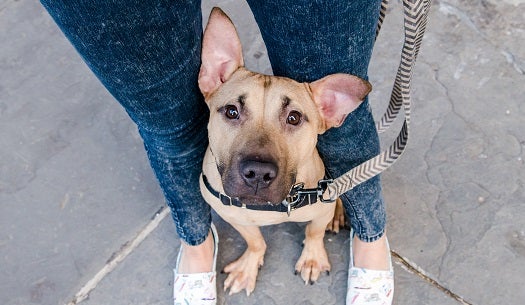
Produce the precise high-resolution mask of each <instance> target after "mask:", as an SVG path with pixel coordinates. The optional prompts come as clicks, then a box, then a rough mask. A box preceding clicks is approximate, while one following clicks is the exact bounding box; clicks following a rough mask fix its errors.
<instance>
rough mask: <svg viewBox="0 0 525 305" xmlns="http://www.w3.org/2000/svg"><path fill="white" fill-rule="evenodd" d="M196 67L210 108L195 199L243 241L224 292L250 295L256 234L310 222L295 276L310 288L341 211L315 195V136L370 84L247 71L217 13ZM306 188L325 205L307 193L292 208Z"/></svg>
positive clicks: (259, 240)
mask: <svg viewBox="0 0 525 305" xmlns="http://www.w3.org/2000/svg"><path fill="white" fill-rule="evenodd" d="M201 60H202V63H201V68H200V72H199V76H198V85H199V88H200V91H201V92H202V94H203V96H204V99H205V102H206V104H207V105H208V107H209V110H210V118H209V122H208V135H209V146H208V149H207V151H206V154H205V157H204V161H203V168H202V176H201V181H200V188H201V192H202V195H203V197H204V199H205V200H206V201H207V202H208V204H209V205H210V206H211V207H212V208H213V209H214V210H215V211H216V212H217V214H218V215H220V217H222V218H223V219H224V220H225V221H227V222H228V223H230V224H231V225H232V226H233V228H235V229H236V230H237V231H238V232H239V233H240V235H241V236H242V237H243V238H244V239H245V240H246V243H247V249H246V250H245V252H244V254H242V256H241V257H240V258H238V259H237V260H236V261H234V262H232V263H230V264H229V265H227V266H226V267H225V268H224V272H226V273H228V276H227V278H226V280H225V282H224V289H225V290H227V289H228V288H229V289H230V294H233V293H237V292H240V291H242V290H243V289H244V290H246V293H247V295H250V294H251V293H252V292H253V290H254V289H255V282H256V278H257V273H258V270H259V268H260V267H261V266H262V265H263V263H264V254H265V251H266V243H265V241H264V238H263V236H262V234H261V232H260V230H259V227H260V226H266V225H272V224H278V223H282V222H288V221H292V222H308V225H307V226H306V230H305V239H304V248H303V251H302V254H301V255H300V257H299V259H298V261H297V263H296V265H295V270H296V272H297V273H300V275H301V277H302V279H303V280H304V281H305V283H313V282H315V281H316V280H317V279H318V278H319V276H320V274H321V273H323V272H329V270H330V263H329V261H328V256H327V253H326V250H325V247H324V241H323V237H324V234H325V230H326V228H327V226H329V227H336V226H337V227H338V224H337V223H338V222H340V219H341V215H342V214H343V212H342V208H341V202H340V201H339V200H338V203H336V202H333V201H332V202H326V201H328V200H327V199H326V198H325V197H326V194H324V195H319V194H322V193H323V190H324V187H323V184H324V183H325V182H324V180H323V179H324V175H325V168H324V164H323V162H322V160H321V158H320V156H319V153H318V151H317V149H316V144H317V136H318V135H319V134H322V133H324V132H325V131H326V130H328V129H329V128H332V127H338V126H340V125H341V124H342V123H343V121H344V119H345V118H346V116H347V115H348V114H349V113H350V112H352V111H353V110H354V109H356V108H357V107H358V106H359V105H360V103H361V102H362V101H363V100H364V98H365V96H366V95H367V94H368V93H369V92H370V91H371V85H370V84H369V83H368V82H367V81H365V80H363V79H360V78H358V77H356V76H352V75H348V74H342V73H340V74H332V75H328V76H326V77H324V78H322V79H319V80H317V81H314V82H311V83H299V82H296V81H294V80H292V79H289V78H285V77H277V76H269V75H263V74H259V73H255V72H251V71H249V70H247V69H246V68H244V60H243V56H242V47H241V42H240V40H239V37H238V35H237V32H236V29H235V26H234V25H233V23H232V22H231V20H230V19H229V18H228V16H226V14H225V13H224V12H223V11H222V10H221V9H219V8H214V9H213V10H212V12H211V14H210V18H209V21H208V24H207V26H206V29H205V31H204V36H203V41H202V58H201ZM304 190H310V191H311V190H313V191H311V192H310V194H311V193H313V194H314V196H313V197H316V196H317V197H318V198H314V200H315V199H319V201H325V202H317V203H312V204H310V203H311V201H312V196H311V195H308V196H306V197H308V198H306V199H304V200H303V203H304V201H308V200H310V202H308V203H306V204H304V206H302V207H300V208H296V209H294V210H291V205H292V203H294V200H296V199H297V194H298V193H301V191H304ZM316 194H317V195H316ZM318 195H319V196H318ZM336 207H337V210H338V211H337V213H335V211H336Z"/></svg>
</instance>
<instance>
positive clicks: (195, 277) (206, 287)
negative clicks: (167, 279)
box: [173, 223, 219, 305]
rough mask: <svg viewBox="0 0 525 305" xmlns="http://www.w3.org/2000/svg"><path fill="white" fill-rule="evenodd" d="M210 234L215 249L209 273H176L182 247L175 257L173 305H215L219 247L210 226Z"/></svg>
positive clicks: (215, 235) (216, 236)
mask: <svg viewBox="0 0 525 305" xmlns="http://www.w3.org/2000/svg"><path fill="white" fill-rule="evenodd" d="M211 232H212V236H213V241H214V244H215V249H214V253H213V269H212V271H211V272H203V273H189V274H184V273H178V272H177V270H178V268H179V263H180V258H181V254H182V245H181V247H180V250H179V255H178V257H177V264H176V267H175V269H174V270H173V272H174V280H173V304H174V305H187V304H191V305H215V304H217V272H216V265H217V252H218V247H219V236H218V235H217V229H216V228H215V226H214V225H213V223H212V224H211Z"/></svg>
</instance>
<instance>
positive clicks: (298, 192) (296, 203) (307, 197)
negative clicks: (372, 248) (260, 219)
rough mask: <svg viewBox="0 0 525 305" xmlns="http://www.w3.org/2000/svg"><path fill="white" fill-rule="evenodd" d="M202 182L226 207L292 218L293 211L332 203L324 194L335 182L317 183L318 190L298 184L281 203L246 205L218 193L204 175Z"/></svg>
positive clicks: (323, 181)
mask: <svg viewBox="0 0 525 305" xmlns="http://www.w3.org/2000/svg"><path fill="white" fill-rule="evenodd" d="M202 181H203V182H204V185H205V186H206V189H207V190H208V191H209V192H210V193H211V194H212V195H213V196H215V197H216V198H218V199H219V200H220V201H221V202H222V203H223V204H224V205H229V206H236V207H239V208H244V209H249V210H258V211H274V212H286V213H287V214H288V216H290V213H291V211H293V210H296V209H298V208H300V207H304V206H306V205H310V204H314V203H316V202H317V201H318V200H319V201H320V202H322V203H331V202H334V201H333V200H326V199H324V198H323V194H324V192H325V191H326V189H327V188H328V185H329V184H330V183H332V182H333V180H332V179H322V180H319V182H318V183H317V188H311V189H305V188H304V183H296V184H294V185H293V186H292V187H291V188H290V192H289V194H288V196H286V198H285V199H284V200H283V201H282V202H280V203H271V202H268V203H266V204H245V203H242V202H241V201H240V200H239V198H236V197H230V196H228V195H226V194H223V193H220V192H218V191H216V190H215V189H214V188H213V187H212V186H211V184H210V182H209V181H208V178H206V176H205V175H202Z"/></svg>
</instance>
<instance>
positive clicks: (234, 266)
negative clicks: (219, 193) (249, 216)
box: [224, 224, 266, 296]
mask: <svg viewBox="0 0 525 305" xmlns="http://www.w3.org/2000/svg"><path fill="white" fill-rule="evenodd" d="M232 226H233V227H234V228H235V229H236V230H237V231H238V232H239V233H240V234H241V236H242V237H243V238H244V240H245V241H246V244H247V245H248V247H247V249H246V251H244V253H243V255H242V256H241V257H239V258H238V259H237V260H236V261H234V262H232V263H230V264H229V265H228V266H226V267H224V272H226V273H228V277H227V278H226V280H225V281H224V291H226V290H227V289H228V288H230V295H232V294H234V293H237V292H240V291H241V290H243V289H245V290H246V295H248V296H249V295H250V294H251V293H252V292H253V290H254V289H255V281H256V279H257V274H258V273H259V268H260V267H261V266H262V265H263V264H264V253H265V252H266V242H265V241H264V238H263V236H262V234H261V231H260V230H259V227H257V226H241V225H235V224H232Z"/></svg>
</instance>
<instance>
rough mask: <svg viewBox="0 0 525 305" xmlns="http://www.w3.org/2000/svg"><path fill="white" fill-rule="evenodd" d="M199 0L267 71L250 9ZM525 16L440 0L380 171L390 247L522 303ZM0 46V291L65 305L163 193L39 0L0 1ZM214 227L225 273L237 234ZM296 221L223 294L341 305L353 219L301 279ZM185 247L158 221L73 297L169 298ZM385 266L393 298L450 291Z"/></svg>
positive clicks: (377, 87) (472, 297) (469, 289)
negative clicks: (391, 157)
mask: <svg viewBox="0 0 525 305" xmlns="http://www.w3.org/2000/svg"><path fill="white" fill-rule="evenodd" d="M204 2H205V3H204V4H203V7H204V11H205V13H204V14H205V15H207V12H208V11H209V9H210V7H211V6H212V5H214V4H218V5H220V6H221V7H223V8H224V9H225V10H226V12H227V13H228V14H229V15H230V16H231V17H232V19H233V20H234V22H235V23H236V24H237V25H238V26H239V29H240V36H241V39H242V40H243V43H244V54H245V57H246V62H247V66H248V67H249V68H251V69H254V70H256V71H260V72H264V73H269V72H270V71H271V69H270V67H269V64H268V59H267V58H266V51H265V49H264V44H263V43H262V41H261V39H260V36H259V34H258V31H257V28H256V27H255V25H254V21H253V17H252V16H251V14H250V13H249V11H248V8H247V6H246V4H245V3H244V2H242V1H233V0H230V1H213V2H207V1H204ZM391 2H392V8H391V12H390V13H389V15H388V17H387V19H386V21H385V25H384V27H383V30H382V32H381V35H380V37H379V39H378V41H377V44H376V48H375V53H374V57H373V60H372V63H371V67H370V78H371V82H372V84H373V85H374V90H373V92H372V94H371V101H372V105H373V108H374V113H375V114H376V115H377V116H379V115H381V113H382V112H383V111H384V108H385V107H386V103H387V100H388V96H389V91H390V90H391V86H392V79H393V77H394V75H395V71H396V69H397V61H398V58H399V49H400V46H401V43H402V15H401V13H400V7H399V3H398V2H397V1H395V0H391ZM524 15H525V1H523V0H506V1H495V0H485V1H481V0H474V1H464V0H450V1H434V6H433V8H432V12H431V16H430V22H429V25H428V30H427V35H426V37H425V40H424V43H423V45H422V49H421V55H420V57H419V58H418V63H417V65H416V70H415V72H414V82H413V85H412V88H413V103H414V106H413V111H412V115H413V118H412V125H411V126H412V128H411V139H410V144H409V147H408V150H407V152H406V153H405V155H404V156H403V157H402V158H401V159H400V161H398V163H396V164H395V165H394V167H393V168H391V169H390V170H389V171H387V172H386V173H385V174H384V175H383V184H384V195H385V198H386V200H387V204H388V213H389V214H388V215H389V224H388V235H389V239H390V243H391V246H392V249H393V250H394V251H396V253H399V254H400V255H401V256H403V257H404V258H407V259H408V260H409V261H410V262H412V264H413V265H414V266H417V267H419V268H420V269H421V270H424V271H425V272H426V274H428V275H429V276H430V277H431V278H433V279H434V280H436V281H437V282H439V283H440V284H441V285H443V286H444V287H446V288H448V289H450V290H451V291H452V292H453V293H455V294H457V295H459V296H461V297H463V298H464V299H465V300H466V301H467V302H469V303H471V304H476V305H478V304H479V305H482V304H483V305H489V304H491V305H492V304H521V303H523V300H524V299H525V290H523V288H522V283H523V274H525V192H524V182H525V171H524V161H523V158H524V146H525V131H524V127H525V125H524V120H523V117H524V115H525V97H524V95H523V92H524V91H523V90H524V89H523V88H524V85H525V76H524V71H525V48H524V47H525V26H524V20H523V16H524ZM0 42H1V43H0V71H1V73H0V304H8V305H18V304H50V305H53V304H65V303H67V302H68V301H70V300H71V299H72V298H73V296H74V295H75V293H77V292H78V290H79V289H80V288H81V287H82V286H83V285H84V284H85V283H86V282H87V281H88V280H89V279H91V278H92V277H93V276H94V275H95V274H96V273H97V271H98V270H100V269H101V268H102V267H103V266H104V264H105V263H106V261H107V260H108V259H109V258H110V257H111V256H112V254H113V253H115V252H116V251H118V250H119V249H120V248H121V246H122V245H123V244H125V243H126V242H127V241H128V240H130V239H132V238H133V237H134V236H135V235H136V234H137V232H139V231H140V230H141V229H142V228H143V227H144V226H145V225H146V224H147V223H148V222H149V221H150V219H151V217H152V216H153V215H154V214H155V213H156V211H158V209H159V208H160V207H161V206H162V205H163V198H162V194H161V192H160V190H159V188H158V186H157V184H156V181H155V178H154V176H153V174H152V171H151V169H150V168H149V166H148V163H147V159H146V156H145V153H144V151H143V148H142V143H141V140H140V138H139V137H138V135H137V132H136V129H135V127H134V126H133V124H132V123H131V122H130V120H129V119H128V118H127V116H126V114H125V113H124V111H123V110H122V109H121V108H120V107H119V106H118V105H117V103H116V102H115V101H114V100H113V98H112V97H111V96H110V95H109V94H108V93H107V92H106V91H105V89H104V88H103V87H102V86H101V85H100V84H99V83H98V81H97V80H96V79H95V77H94V76H93V75H92V74H91V72H90V71H89V70H88V69H87V67H86V66H85V65H84V64H83V63H82V61H81V59H80V58H79V56H78V55H77V54H76V53H75V51H74V49H73V48H72V47H71V46H70V45H69V44H68V42H67V41H66V40H65V38H64V37H63V36H62V34H61V33H60V32H59V30H58V29H57V27H56V26H55V25H54V23H53V21H52V20H51V18H50V17H49V16H48V15H47V13H46V12H45V11H44V10H43V9H42V7H41V6H40V5H39V3H37V2H34V1H24V0H21V1H11V0H7V1H4V2H0ZM397 127H399V125H395V126H393V127H392V129H393V130H392V131H389V132H386V133H385V134H384V135H382V140H383V143H384V145H385V146H386V145H388V144H390V142H391V141H392V140H393V138H394V136H395V133H396V130H397ZM216 222H217V223H218V228H219V231H220V238H221V243H220V262H219V268H221V267H222V266H224V265H225V264H226V263H228V262H229V261H231V260H233V259H235V258H236V257H237V256H239V255H240V254H241V252H242V251H243V247H244V243H243V241H242V239H241V238H240V237H239V236H238V234H237V233H235V231H233V229H231V227H230V226H229V225H227V224H226V223H224V222H222V221H220V220H219V219H217V220H216ZM303 227H304V225H303V224H283V225H279V226H275V227H268V228H264V230H263V232H264V234H265V236H266V238H267V241H268V247H269V248H268V253H267V256H266V260H265V266H264V268H263V269H262V270H261V272H260V276H259V279H258V284H257V288H256V290H255V293H254V294H253V295H252V296H250V297H246V296H245V295H243V294H237V295H234V296H228V295H225V294H223V293H221V294H220V299H219V304H265V305H266V304H344V295H345V291H346V288H345V286H346V268H347V265H348V251H349V249H348V232H347V231H344V232H342V233H340V234H338V235H335V236H333V235H329V236H327V237H326V244H327V249H328V252H329V255H330V260H331V262H332V266H333V271H332V272H331V274H330V276H324V277H322V278H321V280H320V281H319V282H318V283H316V284H315V285H313V286H310V285H308V286H305V285H304V284H303V283H302V282H301V280H300V279H299V277H297V276H294V275H293V265H294V263H295V260H296V259H297V258H298V256H299V254H300V251H301V248H300V243H301V241H302V238H303V231H302V229H303ZM178 247H179V241H178V239H177V237H176V234H175V230H174V227H173V224H172V222H171V220H170V219H169V217H168V218H166V219H164V220H163V221H162V223H161V225H160V226H159V227H158V228H157V229H156V230H154V231H153V233H152V234H151V235H149V236H148V238H147V239H146V240H145V241H144V242H143V243H142V244H141V245H140V246H139V247H138V248H136V249H135V250H134V251H133V252H132V253H131V255H130V256H129V257H127V258H126V259H125V260H124V261H123V262H122V263H121V264H119V265H118V266H117V267H116V269H115V270H114V271H113V272H112V273H110V274H109V275H108V276H107V277H105V278H104V279H103V280H102V281H101V282H100V284H99V285H98V286H97V287H96V288H95V289H94V290H93V291H92V293H91V294H90V298H89V299H87V300H86V301H84V302H83V303H81V304H93V305H94V304H170V302H171V289H172V268H173V267H174V262H175V259H176V256H177V251H178ZM394 263H395V269H396V270H395V271H396V294H395V304H445V305H448V304H459V303H458V302H457V301H456V300H455V299H454V298H452V297H450V296H449V295H448V294H446V293H444V292H443V291H442V290H440V289H438V288H437V287H436V285H435V284H430V283H428V282H426V281H424V280H423V279H422V277H421V276H419V275H417V274H414V273H413V272H409V271H408V270H407V269H406V268H404V267H403V266H402V264H400V262H399V261H398V260H396V259H394ZM224 278H225V276H224V275H219V290H221V288H222V280H224Z"/></svg>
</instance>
